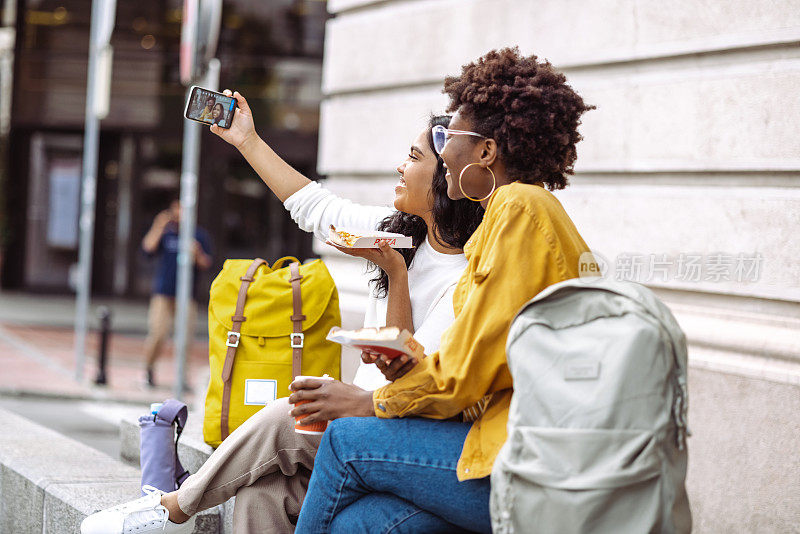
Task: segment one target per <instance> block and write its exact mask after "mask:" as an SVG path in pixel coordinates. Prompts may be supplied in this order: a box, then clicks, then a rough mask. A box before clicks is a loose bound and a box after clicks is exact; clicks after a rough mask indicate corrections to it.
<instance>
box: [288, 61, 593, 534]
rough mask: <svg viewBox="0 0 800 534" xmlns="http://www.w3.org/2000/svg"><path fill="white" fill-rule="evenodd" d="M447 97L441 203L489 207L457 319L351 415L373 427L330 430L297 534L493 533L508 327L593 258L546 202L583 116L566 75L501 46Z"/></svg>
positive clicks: (321, 404) (318, 390) (299, 393)
mask: <svg viewBox="0 0 800 534" xmlns="http://www.w3.org/2000/svg"><path fill="white" fill-rule="evenodd" d="M444 92H445V93H446V94H447V95H448V96H449V97H450V107H449V111H454V112H455V115H454V116H453V118H452V120H451V122H450V125H449V126H448V127H438V126H437V127H434V129H433V132H432V135H433V138H434V145H435V148H436V150H437V152H439V153H440V154H441V157H442V159H443V160H444V163H445V166H446V168H447V174H446V179H447V183H448V195H449V197H450V198H452V199H463V198H468V199H471V200H474V201H475V202H477V203H480V204H481V205H482V206H484V207H486V214H485V216H484V220H483V222H482V224H481V226H480V227H479V228H478V229H477V230H476V232H475V233H474V234H473V236H472V237H471V238H470V239H469V241H468V242H467V244H466V245H465V247H464V251H465V253H466V256H467V259H468V266H467V270H466V271H465V272H464V275H463V276H462V278H461V279H460V280H459V282H458V285H457V287H456V290H455V297H454V302H453V305H454V307H455V314H456V318H455V321H454V322H453V324H452V326H451V327H450V328H448V329H447V330H446V331H445V333H444V334H443V335H442V341H441V345H440V347H439V350H438V352H436V353H434V354H431V355H430V356H428V357H427V358H425V359H424V360H422V361H421V362H420V363H418V364H417V365H416V366H414V367H413V369H411V370H410V371H409V372H408V373H407V374H405V375H404V376H402V377H400V378H398V379H397V380H395V381H394V382H392V383H391V384H389V385H387V386H385V387H383V388H381V389H378V390H376V391H375V392H374V393H373V396H372V398H370V399H367V400H366V401H365V404H364V405H363V406H354V408H353V410H354V412H356V413H359V414H367V415H373V416H374V415H377V417H361V418H343V419H337V420H336V421H333V422H332V423H331V425H330V426H329V427H328V430H327V431H326V433H325V435H324V436H323V440H322V444H321V446H320V449H319V453H318V455H317V460H316V464H315V466H314V473H313V475H312V477H311V482H310V485H309V489H308V494H307V496H306V500H305V503H304V504H303V509H302V512H301V514H300V518H299V521H298V524H297V531H298V532H315V533H316V532H387V531H388V530H390V529H391V530H392V532H428V533H430V532H453V531H459V530H469V531H479V532H491V520H490V514H489V489H490V486H489V474H490V473H491V470H492V465H493V463H494V460H495V458H496V456H497V453H498V452H499V450H500V447H501V446H502V445H503V443H504V442H505V440H506V424H507V421H508V410H509V404H510V400H511V395H512V393H513V384H512V379H511V374H510V372H509V369H508V364H507V361H506V357H505V344H506V337H507V334H508V330H509V327H510V324H511V321H512V319H513V318H514V316H515V314H516V313H517V311H518V310H519V308H520V307H521V306H522V305H523V304H524V303H525V302H527V301H528V300H529V299H531V298H533V297H534V296H535V295H536V294H538V293H539V292H540V291H542V290H543V289H544V288H546V287H547V286H549V285H551V284H554V283H557V282H560V281H562V280H566V279H569V278H574V277H577V276H578V269H579V261H580V259H581V255H582V254H586V253H589V248H588V247H587V246H586V243H585V242H584V241H583V239H582V238H581V236H580V234H579V233H578V231H577V229H576V228H575V226H574V224H573V223H572V221H571V220H570V218H569V216H568V215H567V214H566V212H565V211H564V209H563V207H562V206H561V204H560V203H559V202H558V200H557V199H556V198H555V196H553V194H552V193H550V191H549V190H554V189H562V188H564V187H565V186H566V185H567V176H568V175H569V174H572V172H573V164H574V162H575V159H576V149H575V145H576V143H577V142H578V141H579V140H580V139H581V136H580V134H579V133H578V125H579V123H580V117H581V115H582V114H583V113H584V112H586V111H587V110H589V109H591V107H590V106H587V105H586V104H584V102H583V100H582V99H581V97H580V96H579V95H578V94H577V93H576V92H575V91H574V90H573V89H572V88H571V87H570V86H569V85H567V83H566V79H565V77H564V75H563V74H561V73H559V72H557V71H556V70H555V69H553V67H552V66H551V65H550V64H549V63H548V62H543V61H539V60H538V59H537V58H536V57H535V56H529V57H523V56H521V55H520V54H519V50H517V49H516V48H515V49H503V50H499V51H492V52H490V53H488V54H486V55H485V56H483V57H481V58H479V59H478V60H477V61H475V62H474V63H470V64H468V65H466V66H464V67H463V70H462V73H461V76H458V77H449V78H447V79H446V80H445V85H444ZM583 259H586V258H585V257H584V258H583ZM292 388H293V389H294V390H295V393H294V394H292V396H291V397H290V401H291V402H297V401H299V400H311V401H313V402H311V403H309V404H303V405H302V406H298V407H297V408H295V409H294V413H295V414H301V413H311V414H312V415H310V416H309V417H308V418H306V419H305V421H308V422H312V421H314V420H315V419H314V418H315V412H319V413H323V414H324V412H325V410H326V409H327V400H326V399H325V396H324V395H325V389H326V385H324V384H322V383H320V382H319V381H317V380H313V379H299V380H296V381H295V382H294V383H293V384H292ZM364 436H369V446H367V447H365V446H364Z"/></svg>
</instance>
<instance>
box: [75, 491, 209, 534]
mask: <svg viewBox="0 0 800 534" xmlns="http://www.w3.org/2000/svg"><path fill="white" fill-rule="evenodd" d="M142 491H144V492H145V493H146V494H147V495H145V496H144V497H140V498H138V499H136V500H135V501H130V502H126V503H123V504H119V505H117V506H114V507H113V508H108V509H106V510H102V511H100V512H97V513H95V514H92V515H90V516H89V517H87V518H86V519H84V520H83V523H81V534H134V533H136V534H138V533H140V532H142V533H143V532H163V533H169V534H190V533H191V532H192V531H193V530H194V516H192V517H190V518H189V520H188V521H186V522H185V523H181V524H177V523H173V522H171V521H170V520H169V510H167V509H166V508H165V507H163V506H162V505H161V496H162V495H164V492H163V491H161V490H160V489H157V488H154V487H153V486H144V487H142Z"/></svg>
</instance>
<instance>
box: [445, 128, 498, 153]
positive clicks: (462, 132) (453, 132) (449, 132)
mask: <svg viewBox="0 0 800 534" xmlns="http://www.w3.org/2000/svg"><path fill="white" fill-rule="evenodd" d="M437 132H443V133H444V135H445V138H444V144H443V145H442V149H441V150H439V149H437V148H436V133H437ZM447 135H472V136H474V137H480V138H481V139H488V137H486V136H485V135H481V134H479V133H477V132H468V131H466V130H451V129H449V128H445V127H444V126H442V125H439V124H437V125H436V126H434V127H433V128H431V137H432V138H433V149H434V150H436V153H437V154H440V155H441V153H442V152H444V147H445V146H447V142H448V141H449V139H447V137H446V136H447Z"/></svg>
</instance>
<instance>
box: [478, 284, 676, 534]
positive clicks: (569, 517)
mask: <svg viewBox="0 0 800 534" xmlns="http://www.w3.org/2000/svg"><path fill="white" fill-rule="evenodd" d="M506 350H507V355H508V365H509V368H510V370H511V374H512V376H513V377H514V395H513V397H512V400H511V408H510V412H509V419H508V441H506V443H505V445H504V446H503V448H502V449H501V451H500V454H499V455H498V458H497V461H496V462H495V464H494V469H493V471H492V478H491V481H492V494H491V513H492V526H493V529H494V532H496V533H512V532H516V533H533V532H546V533H551V532H553V533H559V534H568V533H579V532H580V533H584V532H592V533H596V532H600V533H604V532H609V533H610V532H614V533H618V532H626V533H627V532H636V533H646V532H665V533H672V532H681V533H682V532H689V531H690V530H691V523H692V520H691V514H690V512H689V501H688V499H687V496H686V489H685V486H684V481H685V478H686V456H687V454H686V437H687V435H688V429H687V427H686V409H687V400H688V399H687V393H686V338H685V336H684V334H683V332H682V330H681V329H680V327H679V326H678V323H677V322H676V321H675V318H674V317H673V316H672V314H671V313H670V311H669V309H667V307H666V306H665V305H664V304H663V303H661V302H660V301H659V300H658V299H657V298H656V297H655V295H654V294H653V293H652V292H651V291H650V290H649V289H647V288H645V287H644V286H641V285H639V284H634V283H626V282H614V281H609V280H604V279H601V278H592V279H573V280H567V281H564V282H561V283H558V284H555V285H553V286H551V287H549V288H547V289H545V290H544V291H542V292H541V293H539V294H538V295H537V296H536V297H535V298H533V299H532V300H531V301H529V302H528V303H527V304H526V305H525V306H523V307H522V309H521V311H520V312H519V314H518V315H517V317H516V318H515V319H514V321H513V322H512V324H511V330H510V331H509V334H508V343H507V346H506Z"/></svg>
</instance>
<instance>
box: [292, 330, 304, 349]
mask: <svg viewBox="0 0 800 534" xmlns="http://www.w3.org/2000/svg"><path fill="white" fill-rule="evenodd" d="M295 338H300V341H299V342H298V343H295V341H294V339H295ZM305 339H306V336H305V335H304V334H298V333H294V334H291V335H290V336H289V344H290V345H291V346H292V348H293V349H302V348H303V343H304V342H305Z"/></svg>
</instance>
